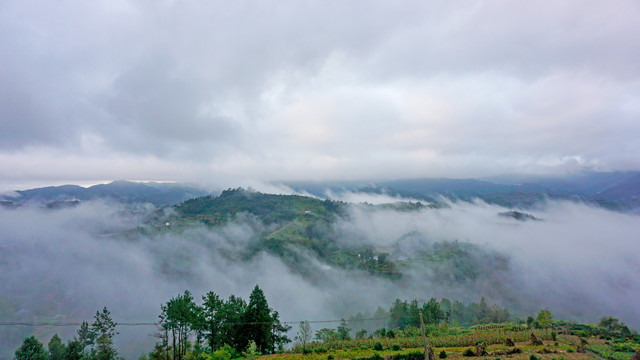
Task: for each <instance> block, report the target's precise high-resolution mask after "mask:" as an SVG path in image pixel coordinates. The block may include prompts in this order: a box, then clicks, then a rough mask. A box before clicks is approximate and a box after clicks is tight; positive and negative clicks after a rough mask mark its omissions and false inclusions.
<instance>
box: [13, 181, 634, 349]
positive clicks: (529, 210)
mask: <svg viewBox="0 0 640 360" xmlns="http://www.w3.org/2000/svg"><path fill="white" fill-rule="evenodd" d="M122 185H123V184H122V183H120V184H119V186H122ZM176 186H177V185H176ZM283 189H286V188H283ZM294 192H295V191H294V190H292V189H289V190H285V193H288V194H283V193H282V192H280V195H278V194H267V193H262V192H258V191H256V190H245V189H242V188H238V189H228V190H225V191H222V192H221V193H219V195H208V196H203V197H197V198H193V199H189V200H186V201H183V202H179V203H177V204H176V205H169V206H155V205H152V204H150V203H145V202H130V201H129V200H126V201H116V200H117V199H116V198H113V197H104V198H94V199H90V200H88V201H84V200H83V201H77V202H74V203H72V205H69V206H59V207H52V206H45V205H47V204H51V202H50V200H52V198H46V199H45V198H42V199H40V200H41V201H40V205H37V203H36V202H34V201H33V199H32V198H29V199H28V200H29V201H27V202H25V203H24V204H23V205H20V206H17V205H15V204H16V203H18V202H19V201H18V200H19V197H16V196H14V197H13V198H12V199H13V201H14V203H13V204H14V206H3V207H2V208H0V222H1V224H0V226H1V227H2V229H3V231H2V233H1V235H0V236H1V237H2V238H1V241H0V247H1V249H2V251H0V268H1V270H2V271H1V273H2V276H0V289H2V290H0V301H1V303H2V320H3V321H16V322H17V321H23V322H34V321H35V322H45V323H60V322H80V321H84V320H87V319H90V318H91V316H92V314H93V313H94V312H95V310H96V309H100V308H102V307H104V306H106V307H107V308H108V309H110V311H111V312H112V314H113V317H114V319H115V320H116V321H126V322H144V323H149V322H154V321H156V319H157V316H158V313H159V309H160V304H162V303H163V302H165V301H166V300H167V299H169V298H171V297H173V296H175V295H176V294H179V293H181V292H183V291H184V290H189V291H190V292H192V293H193V294H194V296H195V297H196V298H200V297H201V296H202V295H204V294H205V293H207V292H208V291H214V292H215V293H216V294H219V295H220V296H221V297H222V298H226V297H228V296H229V295H231V294H238V295H240V296H247V295H248V293H249V292H250V291H251V289H252V288H253V287H254V286H255V285H256V284H259V286H260V287H261V288H262V289H263V290H264V292H265V294H266V296H267V298H268V299H269V305H270V306H271V307H272V308H274V309H276V310H278V311H279V312H280V316H281V319H282V320H283V321H291V322H292V323H297V322H299V321H302V320H336V319H341V318H345V319H348V318H350V317H352V316H354V315H355V314H356V313H369V314H373V313H374V312H375V311H376V309H377V308H378V307H380V306H382V307H383V308H386V307H388V306H390V304H392V303H393V301H394V300H395V299H420V300H421V301H425V302H426V301H427V300H428V299H430V298H436V299H442V298H448V299H451V300H452V301H453V300H459V301H461V302H464V303H471V302H479V301H480V300H481V299H484V300H486V301H487V302H488V303H489V304H495V305H497V306H500V307H505V308H507V309H509V311H511V315H512V316H513V318H514V319H525V318H526V317H527V316H530V315H532V314H536V313H537V312H538V311H540V309H543V308H548V309H549V310H551V311H552V312H553V314H554V315H555V316H556V317H557V318H562V319H566V320H573V321H580V322H595V321H597V320H598V319H600V318H601V317H603V316H614V317H617V318H620V319H622V320H623V321H625V322H626V323H627V324H629V325H630V326H632V327H636V328H637V327H638V326H640V312H639V311H640V310H639V309H638V307H637V306H635V304H636V302H637V298H638V296H640V284H639V283H638V281H637V275H638V273H640V272H639V271H640V261H639V260H638V259H637V257H636V256H635V255H634V254H635V249H636V248H637V239H636V234H638V233H640V222H638V221H637V220H638V219H637V215H635V214H633V213H632V212H624V211H619V210H618V211H612V210H610V209H607V208H604V207H602V206H597V204H594V203H585V202H577V201H568V200H554V199H550V198H546V199H545V200H543V201H540V202H536V203H535V204H534V205H533V206H528V207H524V208H509V207H504V206H502V205H498V204H491V203H487V202H485V201H483V200H481V199H479V198H475V199H472V200H470V201H465V200H461V199H460V198H458V197H456V198H455V199H454V200H452V199H453V198H452V197H450V196H449V197H445V196H442V195H437V196H436V195H434V194H430V195H429V196H431V197H432V199H435V200H436V201H433V202H427V201H425V200H424V198H425V196H419V194H418V193H416V194H414V195H418V196H416V197H420V198H421V200H420V199H415V198H408V199H404V198H402V197H401V196H400V195H398V194H397V193H392V194H389V193H385V192H380V191H378V192H377V193H374V192H371V191H369V192H363V191H358V192H355V191H351V190H347V189H344V188H343V189H342V191H340V192H337V191H336V190H335V189H334V190H329V189H328V190H327V191H325V199H323V198H319V197H309V196H304V195H295V194H294ZM326 194H330V195H331V196H333V198H334V199H336V200H332V199H330V198H328V196H327V195H326ZM14 195H15V194H14ZM60 196H62V195H60ZM65 196H66V195H65ZM54 198H55V199H58V200H57V201H72V200H69V199H70V198H69V199H67V200H63V199H66V198H64V197H55V196H54ZM348 199H351V200H356V201H345V200H348ZM121 200H122V198H121ZM612 244H615V245H612ZM74 330H75V329H73V327H69V328H55V327H54V328H52V327H47V326H35V327H1V328H0V331H1V332H2V339H3V346H2V348H3V349H9V350H7V351H8V352H6V353H4V354H3V355H2V356H9V355H8V354H10V353H11V352H12V351H11V349H15V348H16V347H17V346H18V345H19V343H20V341H21V340H22V338H24V336H26V335H28V334H29V333H31V332H32V331H35V332H36V333H37V334H39V337H42V338H44V339H46V338H48V337H50V336H51V335H52V334H53V332H58V333H60V334H61V336H62V335H64V336H67V337H69V336H72V335H73V332H74ZM118 330H119V331H120V333H121V335H119V336H117V337H116V338H115V343H116V345H117V346H118V348H119V349H120V350H121V353H122V354H128V356H127V357H134V356H137V355H139V353H140V352H144V351H147V350H148V349H150V348H152V347H153V343H154V339H153V338H152V337H151V336H150V334H151V333H152V332H153V327H147V328H144V327H142V328H120V329H118ZM353 330H354V331H355V330H357V329H353Z"/></svg>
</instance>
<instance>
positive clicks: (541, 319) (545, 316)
mask: <svg viewBox="0 0 640 360" xmlns="http://www.w3.org/2000/svg"><path fill="white" fill-rule="evenodd" d="M536 320H537V321H538V324H539V325H540V326H541V327H542V328H543V329H546V328H548V327H549V325H551V323H552V322H553V316H552V315H551V311H549V309H543V310H540V312H539V313H538V317H537V318H536Z"/></svg>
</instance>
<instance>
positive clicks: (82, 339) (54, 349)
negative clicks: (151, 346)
mask: <svg viewBox="0 0 640 360" xmlns="http://www.w3.org/2000/svg"><path fill="white" fill-rule="evenodd" d="M116 325H117V324H116V323H115V322H114V321H113V320H112V319H111V313H110V312H109V310H107V308H104V309H102V311H97V312H96V315H95V316H94V321H93V323H92V324H89V323H87V322H86V321H83V322H82V325H80V329H79V330H78V332H77V337H74V338H73V339H71V340H69V341H68V342H67V343H66V344H65V343H63V342H62V339H60V337H59V336H58V334H55V335H53V337H52V338H51V341H49V345H48V350H45V348H44V346H43V344H42V343H41V342H40V341H39V340H38V339H36V338H35V336H33V335H32V336H30V337H28V338H26V339H24V341H23V342H22V345H21V346H20V347H19V348H18V350H16V352H15V359H16V360H81V359H82V360H94V359H95V360H111V359H116V358H117V356H118V351H117V350H116V348H115V347H114V346H113V341H112V339H113V336H114V335H116V334H117V332H116V330H115V329H116Z"/></svg>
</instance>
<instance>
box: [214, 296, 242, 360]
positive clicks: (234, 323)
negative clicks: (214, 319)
mask: <svg viewBox="0 0 640 360" xmlns="http://www.w3.org/2000/svg"><path fill="white" fill-rule="evenodd" d="M246 308H247V303H246V302H245V301H244V300H242V298H239V297H236V296H235V295H231V296H229V299H227V301H225V303H224V305H223V306H222V308H221V309H220V318H221V321H222V327H221V329H220V330H221V331H220V337H221V338H222V339H224V342H225V343H227V344H229V345H230V346H231V347H232V348H233V349H234V350H235V351H237V352H240V351H242V350H244V349H245V348H246V347H247V344H248V342H249V341H248V339H247V337H246V336H245V335H244V326H243V325H242V323H243V322H244V313H245V309H246Z"/></svg>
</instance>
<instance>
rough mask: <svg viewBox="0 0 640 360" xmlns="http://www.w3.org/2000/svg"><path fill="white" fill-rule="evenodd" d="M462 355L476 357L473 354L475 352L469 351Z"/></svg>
mask: <svg viewBox="0 0 640 360" xmlns="http://www.w3.org/2000/svg"><path fill="white" fill-rule="evenodd" d="M462 355H464V356H475V355H476V354H475V353H474V352H473V350H471V349H467V350H465V351H464V353H463V354H462Z"/></svg>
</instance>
